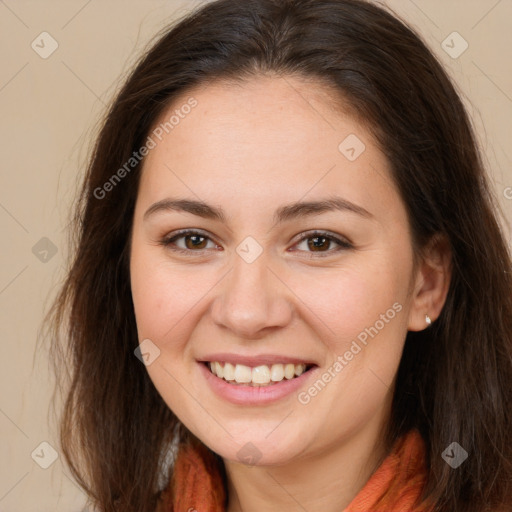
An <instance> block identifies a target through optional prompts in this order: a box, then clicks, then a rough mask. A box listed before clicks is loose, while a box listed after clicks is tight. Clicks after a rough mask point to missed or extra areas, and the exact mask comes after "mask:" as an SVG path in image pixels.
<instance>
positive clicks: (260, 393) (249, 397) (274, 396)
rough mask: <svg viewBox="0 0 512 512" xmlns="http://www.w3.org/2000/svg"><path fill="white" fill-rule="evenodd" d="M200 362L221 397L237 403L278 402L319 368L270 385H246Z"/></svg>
mask: <svg viewBox="0 0 512 512" xmlns="http://www.w3.org/2000/svg"><path fill="white" fill-rule="evenodd" d="M198 364H199V367H200V371H201V372H202V373H203V375H204V377H205V379H206V381H207V382H208V384H209V385H210V386H211V388H212V389H213V391H214V392H215V393H216V394H217V395H219V396H220V397H221V398H224V399H225V400H228V401H229V402H231V403H234V404H237V405H260V404H268V403H271V402H276V401H277V400H280V399H281V398H284V397H286V396H289V395H291V394H292V393H294V392H296V391H297V390H298V389H299V388H300V387H301V386H303V385H304V384H305V382H306V381H307V380H308V379H309V378H310V377H311V376H312V375H313V373H315V371H316V370H317V369H318V367H314V368H311V369H310V370H308V371H307V372H304V373H303V374H302V375H300V376H299V377H295V378H293V379H290V380H286V379H283V380H282V381H280V382H277V383H276V384H269V385H268V386H245V385H237V384H229V383H228V382H226V381H225V380H224V379H221V378H219V377H217V376H216V375H214V374H213V373H212V372H211V371H210V370H209V369H208V368H207V367H206V365H205V364H204V363H198Z"/></svg>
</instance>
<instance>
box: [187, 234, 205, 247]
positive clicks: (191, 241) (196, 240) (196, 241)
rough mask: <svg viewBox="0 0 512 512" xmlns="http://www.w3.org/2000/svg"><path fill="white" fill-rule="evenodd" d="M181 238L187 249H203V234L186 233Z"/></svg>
mask: <svg viewBox="0 0 512 512" xmlns="http://www.w3.org/2000/svg"><path fill="white" fill-rule="evenodd" d="M183 238H184V239H185V246H186V247H187V249H205V240H207V238H206V237H205V236H201V235H186V236H184V237H183ZM201 239H202V240H201Z"/></svg>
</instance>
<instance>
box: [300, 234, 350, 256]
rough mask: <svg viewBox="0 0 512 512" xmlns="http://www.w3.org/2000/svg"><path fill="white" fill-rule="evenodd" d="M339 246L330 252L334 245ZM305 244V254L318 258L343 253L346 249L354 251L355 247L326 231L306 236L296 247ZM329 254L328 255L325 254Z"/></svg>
mask: <svg viewBox="0 0 512 512" xmlns="http://www.w3.org/2000/svg"><path fill="white" fill-rule="evenodd" d="M333 243H334V244H335V245H337V246H338V248H337V249H335V250H330V247H331V246H332V244H333ZM302 244H305V245H304V247H305V249H300V250H304V251H305V252H309V253H316V255H317V256H320V257H323V256H324V255H325V256H328V255H329V254H332V253H335V252H339V251H342V250H344V249H352V248H353V245H352V244H351V243H350V242H349V241H348V240H343V239H341V238H339V237H337V236H334V235H332V234H330V233H328V232H326V231H313V232H309V233H306V234H304V235H303V236H302V237H301V238H300V240H299V242H298V243H297V244H295V246H296V247H299V246H300V245H302ZM322 253H323V254H322ZM325 253H327V254H325Z"/></svg>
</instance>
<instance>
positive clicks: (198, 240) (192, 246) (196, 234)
mask: <svg viewBox="0 0 512 512" xmlns="http://www.w3.org/2000/svg"><path fill="white" fill-rule="evenodd" d="M208 242H210V243H211V244H212V246H213V247H212V246H210V247H208ZM161 244H162V245H163V246H164V247H168V248H169V249H171V250H173V251H177V252H182V253H188V254H190V253H192V252H196V253H199V254H201V253H202V252H203V251H205V250H207V249H215V248H217V247H219V246H218V245H217V244H216V243H215V242H213V240H212V239H211V238H210V237H209V236H208V235H206V234H205V233H203V232H201V231H197V230H191V229H184V230H182V231H178V232H176V233H173V234H171V235H170V236H167V237H165V238H164V239H163V240H162V241H161ZM301 244H305V247H306V248H305V249H299V250H300V251H302V252H308V253H310V257H312V256H313V253H314V254H315V256H319V257H324V256H328V255H330V254H332V253H335V252H339V251H341V250H344V249H352V248H353V245H352V244H351V243H350V242H348V241H347V240H344V239H342V238H339V237H338V236H335V235H333V234H330V233H328V232H326V231H312V232H309V233H305V234H304V235H302V237H301V238H300V239H299V241H298V242H297V243H296V244H295V245H294V247H300V245H301ZM333 244H335V245H337V246H338V248H337V249H334V250H332V249H331V247H332V245H333ZM295 250H296V249H293V250H292V252H293V251H295Z"/></svg>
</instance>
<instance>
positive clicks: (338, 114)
mask: <svg viewBox="0 0 512 512" xmlns="http://www.w3.org/2000/svg"><path fill="white" fill-rule="evenodd" d="M186 105H194V106H193V107H192V108H189V107H186ZM349 112H350V109H349V108H346V107H344V105H343V103H342V101H341V99H340V97H339V96H338V97H336V95H335V93H334V92H333V90H332V89H330V88H328V87H327V86H326V85H324V84H321V83H320V82H314V81H311V80H302V79H298V78H296V77H275V76H273V77H268V76H262V77H257V78H253V79H250V80H244V81H239V82H225V81H217V82H215V83H211V84H208V85H203V86H201V87H196V88H194V89H190V90H188V91H186V92H185V93H184V94H182V95H181V96H180V97H178V98H175V100H174V101H173V102H172V104H171V105H170V106H169V107H168V108H167V109H166V111H165V112H164V113H163V114H162V116H161V117H160V118H159V119H158V120H157V122H156V123H155V124H154V127H153V129H152V133H153V134H154V133H155V130H159V131H158V132H157V133H158V137H157V136H155V135H152V137H153V139H154V140H155V142H156V147H155V148H154V149H152V150H151V152H150V153H149V154H148V156H147V157H146V159H145V162H144V166H143V174H142V179H141V187H140V192H141V194H144V195H147V196H151V199H153V200H158V199H161V197H157V196H159V193H160V191H161V190H162V188H166V187H169V189H170V190H173V192H174V191H175V190H177V189H179V191H183V193H186V195H187V196H190V195H191V193H195V194H196V195H197V196H199V197H202V198H204V197H205V196H206V197H212V196H215V197H216V199H217V200H218V201H220V200H223V199H225V200H226V201H228V202H229V201H231V202H235V198H236V197H239V198H240V200H244V198H245V199H248V200H250V201H251V202H257V201H268V200H276V201H279V203H281V202H283V201H284V199H285V196H286V197H287V198H288V199H290V200H298V199H299V198H300V197H302V196H304V195H306V194H309V195H310V196H312V195H315V194H317V195H319V194H323V195H325V193H332V192H340V193H343V194H344V195H345V196H346V198H347V199H348V200H351V201H354V202H366V203H368V202H373V203H374V204H378V203H384V202H385V201H386V200H387V201H389V200H390V197H389V194H390V193H391V194H395V195H396V190H395V189H394V186H393V184H392V182H391V173H390V168H389V163H388V161H387V159H386V158H385V156H384V155H383V154H382V153H381V152H380V151H379V149H378V148H377V145H376V144H375V143H374V140H373V138H372V136H371V135H370V133H369V131H368V130H367V129H365V127H364V126H363V125H362V124H361V123H360V122H358V121H357V119H356V118H355V116H353V115H351V114H350V113H349ZM166 123H167V124H166ZM383 187H384V188H387V189H390V188H391V190H386V191H383ZM376 188H377V189H379V190H374V189H376ZM383 194H384V195H383ZM386 194H387V196H386ZM160 195H161V194H160ZM173 195H176V194H175V193H173Z"/></svg>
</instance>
